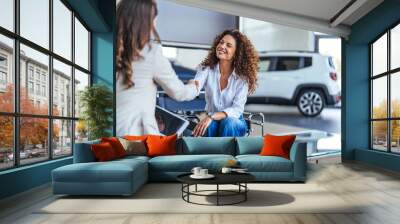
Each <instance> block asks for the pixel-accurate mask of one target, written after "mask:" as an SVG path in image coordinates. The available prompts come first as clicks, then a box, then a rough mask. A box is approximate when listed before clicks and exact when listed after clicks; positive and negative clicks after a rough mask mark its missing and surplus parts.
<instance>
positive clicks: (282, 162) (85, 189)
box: [52, 137, 307, 195]
mask: <svg viewBox="0 0 400 224" xmlns="http://www.w3.org/2000/svg"><path fill="white" fill-rule="evenodd" d="M94 143H98V141H92V142H86V143H77V144H75V151H74V163H73V164H70V165H66V166H63V167H59V168H57V169H55V170H53V171H52V180H53V183H52V186H53V193H54V194H67V195H131V194H134V193H135V192H136V191H137V190H138V189H139V188H140V187H141V186H143V185H144V184H145V183H147V182H148V181H151V182H162V181H176V177H177V176H178V175H180V174H183V173H188V172H190V170H191V169H192V168H193V167H196V166H200V167H203V168H207V169H209V170H210V172H219V171H220V170H221V168H222V167H223V166H224V165H225V164H226V163H227V161H228V160H231V159H235V160H237V162H238V164H239V165H240V166H241V167H242V168H247V169H248V171H249V172H250V173H251V174H253V175H254V176H255V177H256V181H259V182H277V181H278V182H282V181H284V182H305V180H306V170H307V159H306V153H307V148H306V143H300V142H295V143H294V144H293V146H292V148H291V151H290V159H285V158H282V157H276V156H260V155H258V154H259V153H260V150H261V148H262V145H263V138H262V137H236V138H233V137H218V138H217V137H203V138H193V137H183V138H180V139H178V141H177V144H176V147H177V155H172V156H157V157H153V158H150V157H146V156H127V157H125V158H122V159H118V160H113V161H108V162H96V161H95V158H94V155H93V154H92V151H91V149H90V145H91V144H94Z"/></svg>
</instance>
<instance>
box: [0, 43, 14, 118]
mask: <svg viewBox="0 0 400 224" xmlns="http://www.w3.org/2000/svg"><path fill="white" fill-rule="evenodd" d="M13 49H14V43H13V40H12V39H10V38H8V37H5V36H3V35H0V111H1V112H13V111H14V72H13V65H14V54H13Z"/></svg>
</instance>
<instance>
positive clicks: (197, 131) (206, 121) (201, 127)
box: [193, 116, 212, 137]
mask: <svg viewBox="0 0 400 224" xmlns="http://www.w3.org/2000/svg"><path fill="white" fill-rule="evenodd" d="M211 122H212V119H211V117H210V116H207V117H205V118H203V120H201V121H200V122H199V123H198V124H197V125H196V127H195V128H194V130H193V136H195V137H198V136H203V135H204V134H205V133H206V131H207V128H208V126H210V124H211Z"/></svg>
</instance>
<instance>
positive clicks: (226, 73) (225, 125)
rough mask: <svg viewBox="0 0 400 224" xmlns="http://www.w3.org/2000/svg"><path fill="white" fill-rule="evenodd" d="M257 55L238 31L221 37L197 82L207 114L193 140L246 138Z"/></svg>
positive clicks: (217, 38)
mask: <svg viewBox="0 0 400 224" xmlns="http://www.w3.org/2000/svg"><path fill="white" fill-rule="evenodd" d="M258 62H259V59H258V55H257V52H256V50H255V49H254V47H253V45H252V44H251V42H250V40H249V39H248V38H247V37H246V36H245V35H244V34H242V33H241V32H240V31H238V30H225V31H224V32H222V33H221V34H220V35H218V36H217V37H216V38H215V40H214V43H213V45H212V47H211V49H210V51H209V53H208V55H207V57H206V58H205V59H204V61H203V62H202V63H201V64H200V66H199V69H198V71H197V74H196V77H195V80H196V81H198V83H199V87H200V88H203V87H204V89H205V95H206V98H205V99H206V108H205V109H206V111H207V114H208V116H207V117H206V118H204V119H202V120H201V121H200V122H199V123H198V124H197V126H196V127H195V128H194V130H193V135H194V136H203V135H205V136H209V137H211V136H212V137H215V136H243V135H245V133H246V131H247V125H246V122H245V121H244V119H243V111H244V105H245V104H246V101H247V95H248V94H251V93H253V92H254V91H255V89H256V84H257V71H258Z"/></svg>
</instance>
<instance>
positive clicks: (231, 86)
mask: <svg viewBox="0 0 400 224" xmlns="http://www.w3.org/2000/svg"><path fill="white" fill-rule="evenodd" d="M220 77H221V73H220V71H219V64H217V65H216V66H215V68H214V69H211V68H210V67H206V68H204V69H202V68H201V67H200V68H199V69H198V70H197V74H196V76H195V78H194V79H195V80H197V81H199V85H200V86H199V88H200V89H202V88H203V87H204V90H205V98H206V108H205V110H206V111H207V113H208V114H212V113H215V112H221V111H223V112H225V113H226V114H227V115H228V117H235V118H239V117H240V115H242V114H243V111H244V105H245V104H246V101H247V94H248V91H249V87H248V85H247V83H246V81H245V80H243V79H241V78H240V77H239V76H238V75H237V74H236V73H235V71H233V73H232V74H231V75H230V76H229V79H228V85H227V86H226V87H225V89H223V90H222V91H221V85H220Z"/></svg>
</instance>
